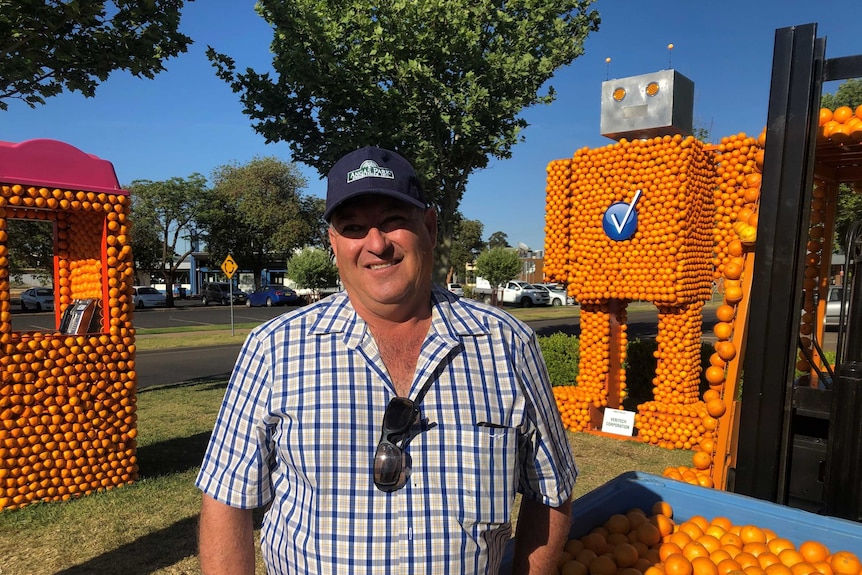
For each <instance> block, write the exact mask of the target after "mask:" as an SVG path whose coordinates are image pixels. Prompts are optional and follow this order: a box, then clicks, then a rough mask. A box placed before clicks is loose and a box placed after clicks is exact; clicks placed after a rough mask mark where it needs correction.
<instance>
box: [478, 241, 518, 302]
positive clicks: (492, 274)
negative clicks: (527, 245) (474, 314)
mask: <svg viewBox="0 0 862 575" xmlns="http://www.w3.org/2000/svg"><path fill="white" fill-rule="evenodd" d="M519 271H521V260H520V259H519V258H518V252H516V251H515V250H511V249H507V248H503V247H496V248H491V249H489V250H486V251H484V252H482V253H481V254H479V257H478V258H476V275H478V276H481V277H483V278H485V279H486V280H488V283H489V284H491V303H492V304H494V305H496V303H497V290H496V289H494V288H495V287H496V286H498V285H501V284H503V283H505V282H507V281H509V280H510V279H512V278H513V277H515V276H516V275H518V272H519Z"/></svg>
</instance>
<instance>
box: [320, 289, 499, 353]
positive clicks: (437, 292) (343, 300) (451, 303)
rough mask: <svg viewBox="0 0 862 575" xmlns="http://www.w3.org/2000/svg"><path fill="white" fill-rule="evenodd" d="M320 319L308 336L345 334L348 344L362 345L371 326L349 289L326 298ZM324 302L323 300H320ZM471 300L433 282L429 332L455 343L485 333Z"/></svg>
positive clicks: (351, 345) (352, 346) (483, 325)
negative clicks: (349, 294) (364, 318)
mask: <svg viewBox="0 0 862 575" xmlns="http://www.w3.org/2000/svg"><path fill="white" fill-rule="evenodd" d="M324 301H325V302H327V303H328V305H325V306H323V308H322V309H321V311H320V313H319V314H318V316H317V319H316V320H315V321H314V322H313V323H312V325H311V328H310V329H309V335H324V334H334V333H343V334H344V343H345V345H347V346H348V347H351V348H355V347H357V346H359V343H360V342H361V341H362V339H363V337H364V336H365V334H366V332H367V330H368V326H367V324H366V323H365V321H364V320H363V319H362V318H361V317H359V315H358V314H357V313H356V310H355V309H354V308H353V305H352V304H351V303H350V299H349V298H348V297H347V292H346V291H340V292H338V293H335V294H333V295H331V296H329V297H328V298H326V299H325V300H324ZM321 303H322V302H321ZM473 303H474V302H472V301H471V300H465V299H463V298H459V297H458V296H456V295H455V294H453V293H451V292H450V291H449V290H445V289H443V288H441V287H440V286H437V285H434V286H432V289H431V329H430V332H429V335H435V336H439V337H442V338H444V339H451V340H453V343H454V341H455V340H457V339H459V338H461V337H471V336H472V337H476V336H485V335H488V334H489V333H490V330H489V329H488V326H487V325H486V323H485V322H484V321H482V320H481V319H480V318H479V316H478V315H477V314H476V311H477V310H476V307H475V306H474V305H473Z"/></svg>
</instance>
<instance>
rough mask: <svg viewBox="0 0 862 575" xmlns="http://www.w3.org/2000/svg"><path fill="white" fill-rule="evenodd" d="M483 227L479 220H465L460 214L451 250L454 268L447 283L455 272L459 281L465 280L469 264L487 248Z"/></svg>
mask: <svg viewBox="0 0 862 575" xmlns="http://www.w3.org/2000/svg"><path fill="white" fill-rule="evenodd" d="M483 229H484V226H483V225H482V222H480V221H479V220H465V219H463V218H461V217H460V213H459V214H458V223H457V224H456V225H455V230H454V234H453V236H452V249H451V251H450V252H449V259H450V261H451V263H452V268H451V270H450V272H449V276H448V277H447V278H446V281H447V283H448V282H451V281H452V275H453V274H454V275H455V276H456V277H457V278H458V281H461V282H463V281H464V276H465V274H466V270H467V264H469V263H473V261H474V260H475V259H476V256H477V255H479V253H481V252H482V250H483V249H485V242H484V241H482V231H483Z"/></svg>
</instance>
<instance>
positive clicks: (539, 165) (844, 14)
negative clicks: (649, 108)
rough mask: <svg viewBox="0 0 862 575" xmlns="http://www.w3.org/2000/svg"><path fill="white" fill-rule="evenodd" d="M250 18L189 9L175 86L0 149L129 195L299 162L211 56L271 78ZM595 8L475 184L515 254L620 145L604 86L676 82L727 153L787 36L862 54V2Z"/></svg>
mask: <svg viewBox="0 0 862 575" xmlns="http://www.w3.org/2000/svg"><path fill="white" fill-rule="evenodd" d="M253 6H254V2H253V1H251V0H198V1H197V2H193V3H191V4H189V5H187V7H186V9H185V13H184V17H183V25H182V29H183V31H184V32H185V33H186V34H188V35H189V36H191V37H192V38H193V39H194V40H195V44H194V45H192V46H191V48H190V49H189V51H188V52H187V53H186V54H183V55H181V56H180V57H178V58H176V59H173V60H169V61H168V62H167V64H166V66H167V69H168V70H167V72H165V73H162V74H160V75H158V76H157V77H156V78H155V79H154V80H146V79H137V78H134V77H131V76H129V75H127V74H122V73H117V74H114V75H112V76H111V77H110V78H109V79H108V81H107V82H105V83H104V84H102V85H101V86H100V87H99V88H98V90H97V92H96V96H95V97H94V98H89V99H88V98H83V97H81V96H80V95H77V94H64V95H61V96H58V97H55V98H51V99H49V100H48V101H47V104H46V105H44V106H40V107H37V108H36V109H30V108H29V107H27V106H26V105H24V104H22V103H20V102H16V101H10V102H9V103H10V106H9V110H8V111H6V112H0V140H2V141H7V142H21V141H25V140H30V139H33V138H51V139H56V140H61V141H64V142H67V143H69V144H71V145H73V146H76V147H78V148H80V149H81V150H83V151H84V152H87V153H89V154H94V155H96V156H99V157H101V158H103V159H106V160H109V161H110V162H112V163H113V165H114V168H115V170H116V172H117V177H118V179H119V180H120V183H121V184H122V185H128V184H129V183H130V182H132V181H133V180H136V179H149V180H164V179H168V178H172V177H186V176H188V175H190V174H192V173H195V172H198V173H201V174H204V175H205V176H207V177H209V176H210V174H211V173H212V170H213V169H214V168H216V167H217V166H220V165H223V164H227V163H231V162H239V163H244V162H247V161H249V160H251V159H252V158H254V157H256V156H276V157H279V158H281V159H284V160H286V161H290V160H291V157H290V150H289V149H288V146H287V144H285V143H277V144H270V145H264V141H263V138H262V137H261V136H259V135H257V134H256V133H255V132H254V130H252V128H251V124H250V122H249V120H248V119H247V118H246V117H245V116H243V114H242V111H241V107H240V103H239V99H238V97H237V95H236V94H234V93H232V92H231V90H230V89H229V87H228V86H227V85H226V84H225V83H224V82H222V81H221V80H219V79H217V78H216V77H215V74H214V73H213V68H212V67H211V66H210V64H209V62H208V61H207V59H206V56H205V51H206V47H207V45H211V46H213V47H214V48H216V49H217V50H218V51H220V52H224V53H226V54H228V55H230V56H232V57H234V58H235V59H236V61H237V65H238V67H239V68H241V69H244V68H245V67H252V68H255V69H256V70H260V71H263V70H265V69H267V68H268V67H269V65H270V62H271V58H270V55H269V39H270V37H271V33H270V30H269V27H268V26H267V25H266V23H265V22H264V21H263V20H262V19H261V18H260V17H258V16H257V14H256V13H255V12H254V10H253ZM593 8H595V9H597V10H598V11H599V13H600V14H601V16H602V24H601V26H600V29H599V31H598V32H596V33H593V34H592V35H591V36H590V37H589V38H588V40H587V42H586V45H585V50H586V51H585V54H584V55H583V56H581V57H580V58H579V59H577V60H576V61H575V62H574V63H572V64H571V65H570V66H568V67H566V68H564V69H560V70H559V71H558V72H557V74H556V76H555V77H554V79H553V80H552V81H551V82H550V83H551V85H553V86H554V88H555V89H556V91H557V100H556V101H555V102H554V103H553V104H551V105H549V106H540V107H536V108H531V109H528V110H526V111H525V112H524V114H523V116H524V118H525V119H526V120H527V121H528V123H529V124H530V127H529V128H528V129H527V130H526V131H525V132H524V137H525V141H524V142H523V143H520V144H518V145H516V146H515V147H514V148H513V150H512V158H511V159H509V160H502V161H494V162H492V164H491V165H490V166H489V167H488V168H487V169H485V170H483V171H480V172H477V173H476V174H474V175H473V176H472V177H471V179H470V182H469V184H468V187H467V192H466V194H465V197H464V200H463V201H462V203H461V211H462V212H463V213H464V215H465V216H466V217H467V218H471V219H477V220H480V221H482V222H483V223H484V225H485V228H484V229H485V237H486V239H487V237H488V236H489V235H490V234H491V233H493V232H495V231H502V232H504V233H505V234H506V235H507V236H508V239H509V242H510V243H511V244H512V245H515V244H517V243H519V242H520V243H524V244H526V245H527V246H529V247H531V248H533V249H542V248H543V243H544V231H543V228H544V201H545V198H544V188H545V167H546V166H547V164H548V162H550V161H551V160H554V159H559V158H566V157H571V155H572V154H573V153H574V152H575V151H576V150H578V149H579V148H582V147H584V146H588V147H600V146H604V145H607V144H609V143H611V142H612V141H611V140H609V139H607V138H605V137H603V136H601V135H600V134H599V120H600V117H599V114H600V96H601V84H602V82H603V81H605V80H606V79H608V78H623V77H628V76H634V75H639V74H645V73H649V72H655V71H658V70H663V69H667V68H668V67H672V68H674V69H675V70H677V71H678V72H680V73H682V74H683V75H685V76H687V77H688V78H689V79H691V80H692V81H693V82H694V84H695V109H694V118H695V125H698V126H703V127H706V128H708V129H709V130H710V131H711V134H712V139H713V140H717V139H719V138H720V137H721V136H726V135H730V134H735V133H737V132H747V133H749V134H753V135H756V134H757V133H759V132H760V130H761V129H762V128H763V127H764V125H765V123H766V113H767V104H768V96H769V82H770V73H771V66H772V56H773V43H774V37H775V30H776V29H777V28H782V27H785V26H793V25H799V24H808V23H816V24H817V25H818V28H817V33H818V36H819V37H822V38H826V53H827V57H830V58H832V57H838V56H850V55H856V54H862V35H860V33H859V30H860V22H862V2H860V0H841V1H838V0H817V1H815V0H745V1H740V0H725V1H723V2H706V1H704V0H654V1H652V2H644V1H637V2H636V1H630V0H598V1H597V2H595V3H594V4H593ZM669 43H673V45H674V48H673V50H672V51H669V50H668V48H667V46H668V44H669ZM606 58H611V62H610V64H607V63H606ZM836 88H837V84H834V83H833V84H829V85H827V87H826V91H828V92H834V90H835V89H836ZM300 167H301V168H302V171H303V173H304V174H305V175H306V178H307V179H308V187H307V188H306V190H305V191H306V192H307V193H309V194H314V195H319V196H321V197H322V196H323V195H324V193H325V182H324V181H323V180H321V179H320V177H319V176H318V175H317V173H316V172H315V171H314V170H312V169H310V168H307V167H305V166H302V165H300Z"/></svg>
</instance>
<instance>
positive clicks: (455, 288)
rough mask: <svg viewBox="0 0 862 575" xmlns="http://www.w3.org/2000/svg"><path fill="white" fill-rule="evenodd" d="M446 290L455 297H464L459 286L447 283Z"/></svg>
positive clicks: (462, 290) (462, 289)
mask: <svg viewBox="0 0 862 575" xmlns="http://www.w3.org/2000/svg"><path fill="white" fill-rule="evenodd" d="M446 289H448V290H449V291H450V292H452V293H453V294H455V295H459V296H461V297H464V288H462V287H461V284H456V283H449V284H446Z"/></svg>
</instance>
